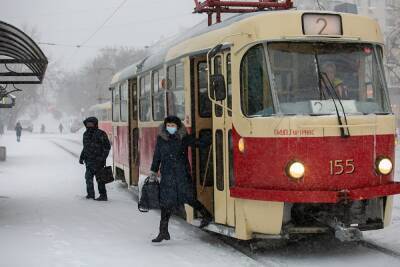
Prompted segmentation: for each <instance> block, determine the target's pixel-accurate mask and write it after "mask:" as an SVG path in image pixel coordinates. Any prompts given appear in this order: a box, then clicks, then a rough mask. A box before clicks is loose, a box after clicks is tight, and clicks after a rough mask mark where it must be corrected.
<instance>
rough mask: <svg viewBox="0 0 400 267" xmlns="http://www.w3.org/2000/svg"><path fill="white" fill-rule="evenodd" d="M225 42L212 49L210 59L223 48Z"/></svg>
mask: <svg viewBox="0 0 400 267" xmlns="http://www.w3.org/2000/svg"><path fill="white" fill-rule="evenodd" d="M222 46H223V44H217V45H216V46H214V47H213V49H211V51H210V53H209V54H208V56H209V59H211V58H213V57H215V56H216V55H217V54H218V53H219V52H220V51H221V49H222Z"/></svg>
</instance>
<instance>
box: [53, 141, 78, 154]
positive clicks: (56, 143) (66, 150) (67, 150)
mask: <svg viewBox="0 0 400 267" xmlns="http://www.w3.org/2000/svg"><path fill="white" fill-rule="evenodd" d="M50 142H51V143H53V144H54V145H55V146H57V147H58V148H61V149H62V150H64V151H65V152H67V153H68V154H70V155H72V156H74V157H75V158H79V156H80V155H79V154H78V153H75V152H74V151H71V150H70V149H68V148H66V147H65V146H63V145H61V144H60V143H58V142H56V141H54V140H51V141H50Z"/></svg>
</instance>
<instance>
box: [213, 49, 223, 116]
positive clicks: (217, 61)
mask: <svg viewBox="0 0 400 267" xmlns="http://www.w3.org/2000/svg"><path fill="white" fill-rule="evenodd" d="M214 74H222V58H221V56H216V57H215V58H214ZM214 107H215V116H217V117H221V116H222V113H223V110H222V107H221V106H219V105H215V106H214Z"/></svg>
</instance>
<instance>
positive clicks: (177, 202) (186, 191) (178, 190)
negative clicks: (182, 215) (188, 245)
mask: <svg viewBox="0 0 400 267" xmlns="http://www.w3.org/2000/svg"><path fill="white" fill-rule="evenodd" d="M195 142H196V140H195V138H194V136H193V135H188V133H187V131H186V127H185V125H183V124H182V122H181V120H180V119H179V118H178V117H176V116H168V117H166V118H165V120H164V123H163V124H161V125H160V132H159V134H158V137H157V144H156V148H155V151H154V156H153V162H152V164H151V175H150V179H151V180H155V179H157V173H158V171H160V173H161V181H160V207H161V220H160V232H159V234H158V236H157V237H156V238H155V239H153V240H152V242H161V241H163V240H169V239H170V235H169V232H168V222H169V218H170V217H171V214H172V212H173V210H175V209H178V208H179V207H181V206H182V205H183V204H188V205H190V206H192V207H193V208H194V209H196V210H198V211H199V212H200V213H201V215H202V221H201V224H200V227H201V228H203V227H205V226H207V225H208V224H209V223H210V222H211V220H212V215H211V214H210V212H209V211H208V210H207V209H206V208H205V207H204V206H203V204H201V203H200V202H199V201H198V200H197V199H195V197H194V193H193V181H192V177H191V175H190V164H189V160H188V153H187V148H188V146H189V145H194V144H195ZM210 144H211V141H210V140H200V142H199V145H201V146H207V145H210Z"/></svg>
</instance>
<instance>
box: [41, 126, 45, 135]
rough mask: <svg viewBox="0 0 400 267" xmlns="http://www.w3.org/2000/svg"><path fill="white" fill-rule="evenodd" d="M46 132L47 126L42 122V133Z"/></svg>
mask: <svg viewBox="0 0 400 267" xmlns="http://www.w3.org/2000/svg"><path fill="white" fill-rule="evenodd" d="M45 132H46V126H44V124H42V125H41V126H40V133H41V134H44V133H45Z"/></svg>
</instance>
